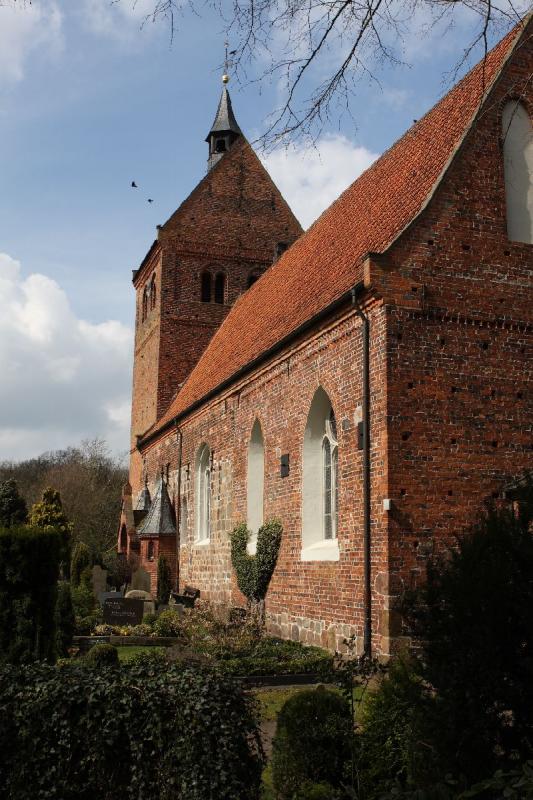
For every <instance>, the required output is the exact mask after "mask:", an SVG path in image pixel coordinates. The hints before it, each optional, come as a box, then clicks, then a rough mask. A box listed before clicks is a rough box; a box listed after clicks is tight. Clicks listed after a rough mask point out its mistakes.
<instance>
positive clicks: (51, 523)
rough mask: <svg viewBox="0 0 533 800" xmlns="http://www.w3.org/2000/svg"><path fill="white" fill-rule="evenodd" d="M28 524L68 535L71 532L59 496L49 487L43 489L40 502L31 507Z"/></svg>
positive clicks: (70, 526)
mask: <svg viewBox="0 0 533 800" xmlns="http://www.w3.org/2000/svg"><path fill="white" fill-rule="evenodd" d="M29 522H30V525H32V526H34V527H35V528H53V529H54V530H56V531H63V532H65V533H68V534H70V533H71V531H72V525H71V524H70V522H69V520H68V517H67V515H66V514H65V512H64V511H63V503H62V502H61V496H60V494H59V492H58V491H57V490H56V489H52V488H51V487H48V488H47V489H45V490H44V492H43V496H42V499H41V500H40V502H38V503H34V504H33V506H32V507H31V511H30V516H29Z"/></svg>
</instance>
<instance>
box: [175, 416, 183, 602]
mask: <svg viewBox="0 0 533 800" xmlns="http://www.w3.org/2000/svg"><path fill="white" fill-rule="evenodd" d="M177 430H178V502H177V503H176V592H177V593H178V594H179V590H180V527H181V454H182V451H183V433H182V430H181V428H178V429H177Z"/></svg>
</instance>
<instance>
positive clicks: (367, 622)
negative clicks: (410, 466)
mask: <svg viewBox="0 0 533 800" xmlns="http://www.w3.org/2000/svg"><path fill="white" fill-rule="evenodd" d="M352 307H353V309H354V310H355V312H356V314H357V316H358V317H359V318H360V319H361V322H362V334H363V375H362V377H363V571H364V597H363V600H364V623H363V656H364V657H365V658H368V659H370V658H371V657H372V583H371V560H370V555H371V536H370V321H369V319H368V317H367V315H366V314H365V313H364V311H363V309H362V308H361V306H360V304H359V301H358V299H357V287H354V288H353V289H352Z"/></svg>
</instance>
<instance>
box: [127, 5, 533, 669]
mask: <svg viewBox="0 0 533 800" xmlns="http://www.w3.org/2000/svg"><path fill="white" fill-rule="evenodd" d="M532 75H533V22H532V21H531V18H528V19H527V20H526V22H524V23H523V24H522V25H520V26H518V27H517V28H516V29H515V30H513V31H512V32H511V33H509V34H508V35H507V36H506V37H505V38H504V39H503V40H502V41H501V42H500V43H499V44H498V45H497V46H496V47H495V48H494V49H493V50H492V51H491V52H490V53H489V54H488V56H487V57H486V58H485V59H484V60H483V61H482V62H481V63H480V64H478V65H477V66H476V67H475V68H474V69H473V70H472V71H471V72H470V73H469V74H468V75H467V76H466V77H465V78H464V79H463V80H462V81H461V82H460V83H458V84H457V85H456V86H455V87H454V88H453V89H452V90H451V91H450V92H449V94H448V95H446V96H445V97H444V98H443V99H442V100H441V101H440V102H439V103H438V104H437V105H436V106H435V107H434V108H433V109H432V110H431V111H429V112H428V113H427V114H426V115H425V116H424V117H423V118H422V119H420V120H419V121H418V122H416V123H415V125H414V126H413V127H412V128H411V129H410V130H408V131H407V133H406V134H405V135H404V136H403V137H402V138H401V139H400V140H399V141H398V142H396V144H394V145H393V146H392V147H391V148H390V149H389V150H388V151H387V152H386V153H384V154H383V155H382V156H381V158H379V159H378V160H377V161H376V162H375V163H374V164H373V165H372V166H371V167H370V168H369V169H368V170H367V171H366V172H365V173H363V174H362V175H361V176H360V177H359V178H358V179H357V180H356V181H355V182H354V183H353V184H352V185H351V186H350V187H349V188H348V189H347V190H346V191H345V192H344V193H343V194H342V195H341V196H340V197H339V198H338V200H337V201H336V202H334V203H333V205H332V206H331V207H330V208H329V209H327V211H325V212H324V213H323V214H322V215H321V217H320V218H319V219H318V220H317V221H316V222H315V223H314V224H313V225H312V226H311V228H310V229H309V230H308V231H307V232H306V233H304V232H302V229H301V227H300V225H299V223H298V221H297V220H296V218H295V217H294V215H293V214H292V212H291V210H290V208H289V206H288V205H287V203H286V201H285V200H284V199H283V197H282V196H281V194H280V192H279V191H278V189H277V188H276V186H275V185H274V183H273V182H272V180H271V178H270V177H269V175H268V173H267V172H266V170H265V168H264V167H263V166H262V164H261V163H260V161H259V159H258V158H257V156H256V154H255V153H254V151H253V149H252V148H251V146H250V144H249V143H248V142H247V140H246V138H245V136H244V134H243V133H242V131H241V129H240V128H239V125H238V123H237V120H236V117H235V115H234V112H233V109H232V105H231V101H230V96H229V94H228V91H227V87H226V85H224V87H223V90H222V96H221V98H220V103H219V106H218V110H217V113H216V117H215V121H214V123H213V126H212V128H211V130H210V131H209V134H208V136H207V140H206V141H207V145H208V169H207V173H206V175H205V176H204V178H203V179H202V180H201V181H200V183H199V184H198V186H197V187H196V188H195V189H194V191H193V192H192V193H191V194H190V195H189V197H188V198H187V199H186V200H184V202H183V203H182V204H181V205H180V207H179V208H178V209H177V211H176V212H175V213H174V214H172V216H171V217H170V219H169V220H168V221H167V222H166V223H165V224H164V225H162V226H160V227H158V230H157V238H156V240H155V242H154V243H153V245H152V246H151V248H150V250H149V251H148V253H147V255H146V256H145V258H144V260H143V261H142V263H141V264H140V266H139V268H138V269H137V270H135V272H134V276H133V285H134V288H135V291H136V297H137V305H136V309H137V310H136V328H135V361H134V374H133V403H132V426H131V430H132V441H131V466H130V483H129V484H127V485H126V487H125V489H124V495H123V505H122V516H121V524H120V529H119V538H118V547H119V551H121V552H124V553H127V554H128V555H131V554H132V553H137V554H138V556H139V558H140V561H141V563H142V565H143V566H144V568H145V569H146V570H148V572H149V573H150V575H151V576H152V589H153V590H154V591H155V583H156V569H157V558H158V556H159V555H160V554H165V555H166V556H167V557H168V559H169V561H170V563H171V566H172V572H173V579H174V581H175V584H176V585H178V586H180V587H183V586H184V585H185V584H190V585H193V586H195V587H198V588H199V589H200V590H201V593H202V596H203V597H204V598H208V599H211V600H212V601H213V602H215V603H220V604H224V605H240V604H242V597H240V596H239V592H238V590H237V588H236V584H235V578H234V575H233V574H232V567H231V562H230V543H229V533H230V531H231V530H232V529H233V527H234V526H235V525H236V524H237V523H239V522H241V521H243V520H244V521H247V522H248V526H249V528H250V531H251V534H252V535H251V539H250V543H249V548H250V551H251V552H253V550H254V547H255V541H256V534H257V530H258V528H259V527H260V526H261V524H262V523H263V521H267V520H269V519H271V518H278V519H280V520H281V522H282V525H283V538H282V544H281V550H280V555H279V559H278V564H277V567H276V570H275V572H274V575H273V578H272V581H271V584H270V588H269V592H268V595H267V601H266V611H267V621H268V626H269V628H270V630H271V631H272V632H274V633H276V634H278V635H281V636H283V637H288V638H293V639H298V640H300V641H303V642H307V643H314V644H319V645H322V646H326V647H329V648H335V647H340V645H341V643H342V639H343V637H345V636H349V635H352V634H355V636H356V641H357V646H358V648H359V650H360V651H362V650H363V649H364V650H365V651H366V652H370V650H371V649H372V652H373V653H374V654H382V655H387V654H389V653H391V652H393V651H394V649H395V648H396V647H397V646H398V645H399V643H400V640H401V626H400V619H399V614H398V612H397V607H398V601H399V600H400V598H401V596H402V593H403V592H404V590H405V589H407V588H410V587H414V586H416V585H417V583H418V582H420V581H421V580H423V579H424V574H425V568H426V563H427V560H428V558H429V557H431V556H432V555H434V554H435V553H437V552H439V551H440V550H442V549H443V548H444V547H446V546H447V545H448V544H449V543H450V542H451V541H453V539H454V537H455V535H456V534H458V533H461V531H464V530H465V528H466V527H467V526H468V525H469V524H471V522H472V520H473V519H474V518H475V515H476V514H477V513H478V511H479V509H480V508H481V507H482V505H483V502H484V501H485V500H486V499H487V498H490V497H496V496H499V494H500V493H501V492H502V489H503V487H505V486H506V485H507V484H508V483H509V482H510V481H511V480H512V479H513V478H514V477H515V476H517V475H518V474H519V473H520V472H521V471H522V470H523V469H524V468H526V467H528V466H529V467H531V457H532V437H531V422H532V418H533V414H532V402H531V401H532V398H531V378H532V359H531V355H532V337H531V334H532V327H533V326H532V321H533V320H532V309H533V303H532V296H533V293H532V281H531V277H532V271H533V127H532V118H533V81H532Z"/></svg>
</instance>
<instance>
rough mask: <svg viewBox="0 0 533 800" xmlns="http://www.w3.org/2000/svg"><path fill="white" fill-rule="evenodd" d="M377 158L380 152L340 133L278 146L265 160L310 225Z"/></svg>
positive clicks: (300, 214)
mask: <svg viewBox="0 0 533 800" xmlns="http://www.w3.org/2000/svg"><path fill="white" fill-rule="evenodd" d="M376 158H377V153H372V152H370V150H367V149H366V148H365V147H357V146H355V145H354V144H353V143H352V142H350V140H349V139H347V138H346V136H341V135H339V134H337V135H329V136H324V137H322V138H321V139H319V140H318V142H317V144H316V147H315V148H310V147H308V146H307V145H305V144H300V145H297V146H295V147H292V148H288V149H286V150H276V151H274V152H273V153H270V154H268V155H267V156H265V157H264V159H263V160H264V164H265V166H266V168H267V169H268V171H269V173H270V174H271V175H272V178H273V180H274V182H275V183H276V184H277V186H278V188H279V189H280V191H281V193H282V195H283V196H284V197H285V198H286V200H287V202H288V203H289V205H290V207H291V208H292V210H293V211H294V213H295V214H296V216H297V217H298V219H299V220H300V222H301V223H302V225H303V226H304V228H307V227H308V226H309V225H310V224H311V223H312V222H314V220H315V219H316V218H317V217H318V216H319V215H320V214H321V213H322V211H324V209H326V208H327V207H328V206H330V205H331V203H332V202H333V201H334V200H336V199H337V197H338V196H339V195H340V194H341V192H343V191H344V190H345V189H346V188H347V187H348V186H349V185H350V184H351V183H353V181H354V180H355V179H356V178H357V177H359V175H360V174H361V173H362V172H363V171H364V170H365V169H366V168H367V167H369V166H370V164H371V163H372V162H373V161H374V160H375V159H376Z"/></svg>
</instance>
